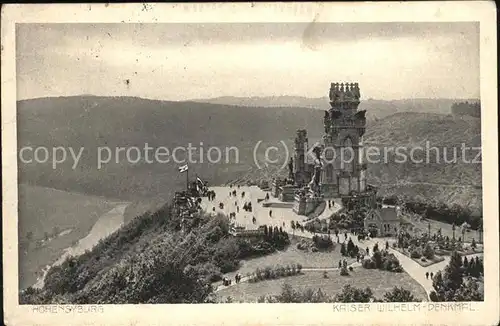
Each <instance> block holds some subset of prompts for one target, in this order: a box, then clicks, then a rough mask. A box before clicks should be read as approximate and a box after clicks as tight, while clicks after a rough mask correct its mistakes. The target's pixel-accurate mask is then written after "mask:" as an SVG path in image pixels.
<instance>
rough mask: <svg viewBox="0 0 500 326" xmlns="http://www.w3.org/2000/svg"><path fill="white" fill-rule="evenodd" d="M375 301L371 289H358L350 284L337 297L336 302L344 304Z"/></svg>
mask: <svg viewBox="0 0 500 326" xmlns="http://www.w3.org/2000/svg"><path fill="white" fill-rule="evenodd" d="M374 300H375V298H374V297H373V292H372V290H371V289H370V288H369V287H367V288H365V289H358V288H355V287H353V286H351V285H350V284H347V285H345V286H344V287H343V288H342V292H341V293H339V294H337V295H336V296H335V302H342V303H354V302H371V301H374Z"/></svg>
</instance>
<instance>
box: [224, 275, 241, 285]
mask: <svg viewBox="0 0 500 326" xmlns="http://www.w3.org/2000/svg"><path fill="white" fill-rule="evenodd" d="M234 281H235V283H236V284H238V283H240V281H241V274H240V273H238V274H236V275H235V276H234ZM232 283H233V281H232V280H231V279H230V278H227V277H225V276H224V277H223V278H222V284H223V285H224V286H230V285H231V284H232Z"/></svg>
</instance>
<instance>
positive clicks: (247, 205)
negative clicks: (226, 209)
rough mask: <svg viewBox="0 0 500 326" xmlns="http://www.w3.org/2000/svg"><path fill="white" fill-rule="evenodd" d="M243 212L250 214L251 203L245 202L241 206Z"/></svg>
mask: <svg viewBox="0 0 500 326" xmlns="http://www.w3.org/2000/svg"><path fill="white" fill-rule="evenodd" d="M243 210H244V211H245V212H251V211H252V203H251V202H246V203H245V204H244V205H243Z"/></svg>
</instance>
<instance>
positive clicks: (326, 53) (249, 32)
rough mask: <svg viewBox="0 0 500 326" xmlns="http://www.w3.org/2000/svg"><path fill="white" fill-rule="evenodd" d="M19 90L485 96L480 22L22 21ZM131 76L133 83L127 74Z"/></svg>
mask: <svg viewBox="0 0 500 326" xmlns="http://www.w3.org/2000/svg"><path fill="white" fill-rule="evenodd" d="M16 42H17V78H18V79H17V95H18V99H26V98H36V97H45V96H67V95H78V94H94V95H109V96H120V95H127V96H140V97H145V98H153V99H165V100H185V99H194V98H209V97H218V96H268V95H297V96H306V97H321V96H327V94H328V89H329V85H330V83H331V82H336V81H340V82H342V81H348V82H359V83H360V88H361V95H362V98H376V99H400V98H422V97H428V98H479V24H477V23H349V24H346V23H343V24H341V23H335V24H333V23H328V24H327V23H316V24H304V23H294V24H283V23H279V24H260V23H259V24H229V23H226V24H43V25H42V24H19V25H17V38H16ZM127 80H128V81H129V83H127Z"/></svg>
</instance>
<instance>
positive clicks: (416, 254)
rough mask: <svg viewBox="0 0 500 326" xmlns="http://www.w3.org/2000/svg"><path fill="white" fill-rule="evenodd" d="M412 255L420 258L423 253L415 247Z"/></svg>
mask: <svg viewBox="0 0 500 326" xmlns="http://www.w3.org/2000/svg"><path fill="white" fill-rule="evenodd" d="M410 257H411V258H415V259H419V258H420V257H422V254H421V253H420V250H418V249H414V250H412V251H411V253H410Z"/></svg>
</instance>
